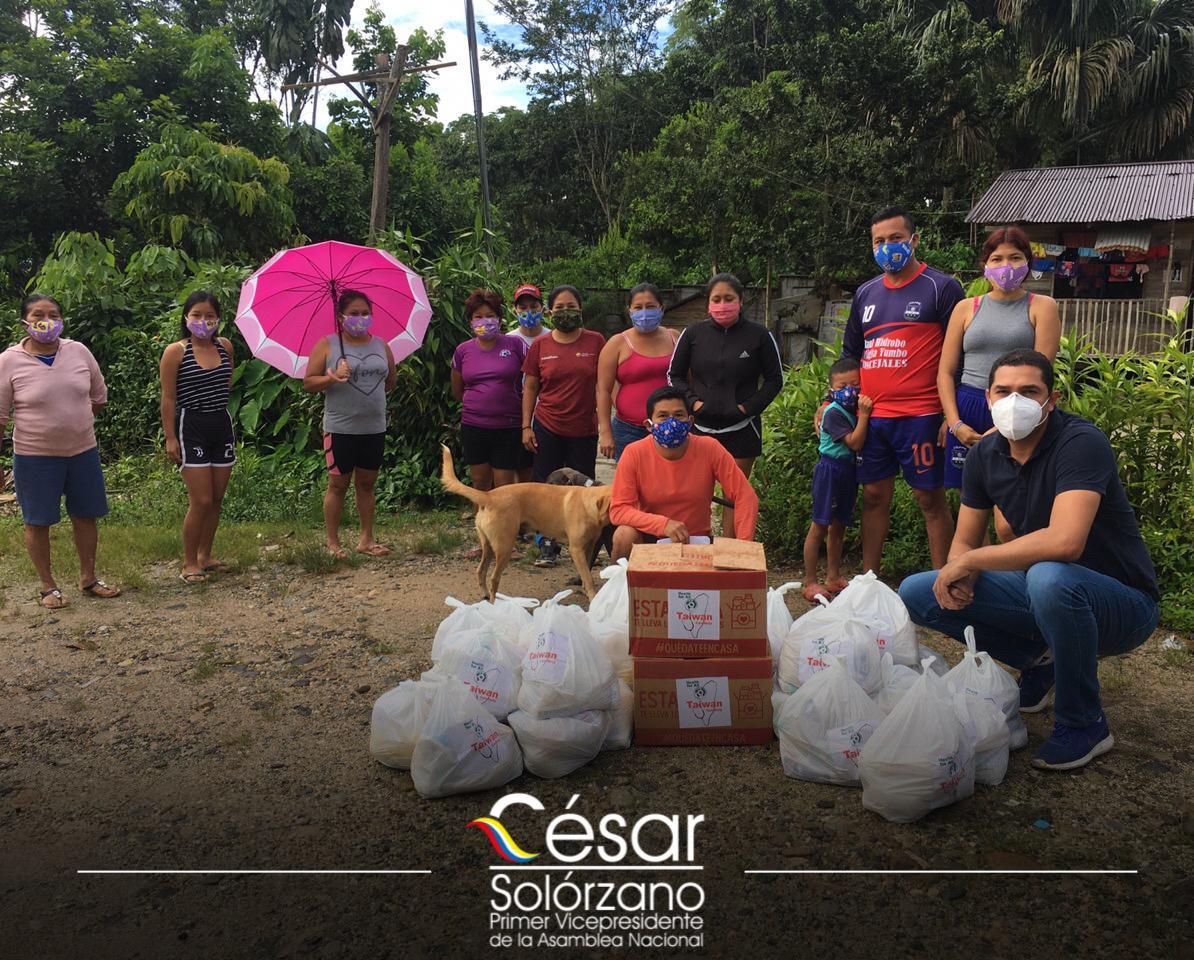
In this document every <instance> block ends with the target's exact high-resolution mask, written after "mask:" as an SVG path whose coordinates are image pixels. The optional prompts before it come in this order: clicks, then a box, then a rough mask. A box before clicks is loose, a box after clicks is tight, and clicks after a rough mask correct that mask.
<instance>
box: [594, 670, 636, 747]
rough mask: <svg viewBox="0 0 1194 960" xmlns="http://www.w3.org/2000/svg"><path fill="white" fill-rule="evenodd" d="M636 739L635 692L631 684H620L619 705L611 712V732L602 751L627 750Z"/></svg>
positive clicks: (607, 733) (607, 732)
mask: <svg viewBox="0 0 1194 960" xmlns="http://www.w3.org/2000/svg"><path fill="white" fill-rule="evenodd" d="M633 737H634V691H633V690H632V689H631V688H630V684H628V683H626V682H624V681H619V682H618V705H617V706H616V707H614V709H613V710H611V711H610V712H609V730H607V731H606V734H605V741H604V742H603V743H602V744H601V749H602V750H625V749H626V748H627V747H629V746H630V741H631V740H632V739H633Z"/></svg>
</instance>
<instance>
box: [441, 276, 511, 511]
mask: <svg viewBox="0 0 1194 960" xmlns="http://www.w3.org/2000/svg"><path fill="white" fill-rule="evenodd" d="M501 314H502V297H501V294H499V293H495V292H494V291H492V290H474V291H473V292H472V293H470V294H469V296H468V299H467V300H465V301H464V319H465V321H466V322H467V323H468V325H469V327H470V328H471V329H472V331H473V334H474V337H473V339H472V340H466V341H465V342H464V343H462V344H460V346H458V347H457V348H456V352H455V353H454V354H453V355H452V396H454V397H455V398H456V399H457V400H460V401H461V403H462V411H461V416H460V424H461V428H460V432H461V437H462V439H463V441H464V459H465V462H466V463H467V464H468V465H469V470H470V472H471V473H472V481H473V486H474V487H475V488H476V489H477V490H492V489H493V488H494V487H501V486H505V485H506V484H507V483H515V482H516V481H517V471H518V464H519V459H520V456H521V452H522V430H521V429H520V426H521V423H522V362H523V360H524V359H525V358H526V354H527V347H526V343H525V342H524V341H523V340H522V339H521V338H520V337H515V336H503V335H502V326H501V319H500V318H501Z"/></svg>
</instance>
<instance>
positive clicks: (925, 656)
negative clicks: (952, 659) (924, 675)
mask: <svg viewBox="0 0 1194 960" xmlns="http://www.w3.org/2000/svg"><path fill="white" fill-rule="evenodd" d="M926 661H927V662H928V664H929V666H928V669H929V670H932V671H933V673H935V674H937V676H939V677H944V676H945V675H946V674H947V673H949V662H948V661H947V660H946V659H945V657H943V656H941V654H939V653H938V652H937V651H936V650H934V649H933V648H932V647H926V646H925V645H924V644H923V643H922V644H921V645H920V647H919V649H918V650H917V654H916V662H917V663H918V664H919V665H920V667H921V669H922V670H923V669H924V665H925V662H926Z"/></svg>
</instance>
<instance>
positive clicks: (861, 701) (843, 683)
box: [775, 657, 884, 786]
mask: <svg viewBox="0 0 1194 960" xmlns="http://www.w3.org/2000/svg"><path fill="white" fill-rule="evenodd" d="M883 719H884V717H883V711H882V710H880V709H879V706H878V704H876V703H875V702H874V701H873V700H872V699H871V698H870V697H868V696H867V695H866V691H864V690H863V689H862V687H860V686H859V685H858V684H857V683H855V682H854V681H853V680H852V679H851V678H850V675H849V673H847V672H846V668H845V665H844V664H843V663H842V661H841V659H840V658H837V657H831V658H830V659H829V665H828V666H827V667H826V668H825V669H824V670H821V671H820V672H818V673H817V674H815V675H814V676H813V677H812V678H810V679H809V681H808V683H806V684H804V685H803V686H801V688H800V689H799V690H797V691H796V692H795V693H794V694H792V695H791V696H790V697H788V698H787V700H786V701H785V702H784V704H783V708H782V710H781V711H780V714H779V717H778V718H777V719H776V721H775V732H776V735H777V736H778V737H779V754H780V757H781V759H782V760H783V765H784V773H786V774H787V775H788V776H789V777H795V778H796V779H798V780H813V781H816V782H818V783H839V784H843V785H845V786H858V758H859V754H860V753H861V751H862V748H863V747H864V746H865V745H866V743H867V741H868V740H870V738H871V736H872V735H873V734H874V733H875V731H876V730H878V729H879V725H880V724H881V723H882V722H883Z"/></svg>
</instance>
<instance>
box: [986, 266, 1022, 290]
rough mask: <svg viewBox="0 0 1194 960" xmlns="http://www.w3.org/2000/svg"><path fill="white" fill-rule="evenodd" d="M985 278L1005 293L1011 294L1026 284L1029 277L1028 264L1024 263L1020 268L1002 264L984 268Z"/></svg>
mask: <svg viewBox="0 0 1194 960" xmlns="http://www.w3.org/2000/svg"><path fill="white" fill-rule="evenodd" d="M983 276H985V277H986V278H987V279H988V280H990V281H991V282H992V283H993V284H995V286H997V287H998V288H999V289H1000V290H1002V291H1004V292H1005V293H1011V292H1012V291H1013V290H1015V289H1017V288H1018V287H1019V286H1020V284H1022V283H1023V282H1024V278H1025V277H1026V276H1028V264H1026V263H1022V264H1020V266H1018V267H1013V266H1011V265H1010V264H1003V263H1001V264H1000V265H999V266H997V267H984V268H983Z"/></svg>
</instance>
